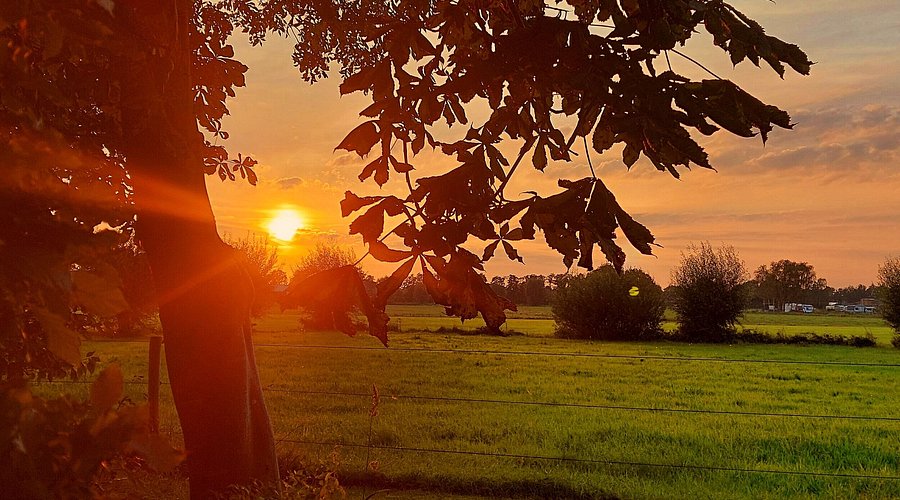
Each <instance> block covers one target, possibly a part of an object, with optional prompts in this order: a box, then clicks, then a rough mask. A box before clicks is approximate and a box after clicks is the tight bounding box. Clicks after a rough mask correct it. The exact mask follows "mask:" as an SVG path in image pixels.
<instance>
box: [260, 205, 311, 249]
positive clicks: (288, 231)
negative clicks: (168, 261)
mask: <svg viewBox="0 0 900 500" xmlns="http://www.w3.org/2000/svg"><path fill="white" fill-rule="evenodd" d="M302 227H303V219H301V218H300V214H299V213H298V212H297V211H296V210H293V209H290V208H283V209H281V210H278V211H276V212H275V215H274V216H273V217H272V220H270V221H269V224H268V225H267V226H266V229H268V230H269V234H271V235H272V237H273V238H275V239H276V240H280V241H286V242H287V241H291V240H293V239H294V235H296V234H297V230H298V229H301V228H302Z"/></svg>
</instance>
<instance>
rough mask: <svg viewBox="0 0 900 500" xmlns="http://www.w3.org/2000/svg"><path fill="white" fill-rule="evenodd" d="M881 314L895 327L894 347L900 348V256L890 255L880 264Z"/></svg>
mask: <svg viewBox="0 0 900 500" xmlns="http://www.w3.org/2000/svg"><path fill="white" fill-rule="evenodd" d="M878 286H879V288H880V289H881V291H880V293H879V295H880V297H879V298H880V299H881V316H882V317H883V318H884V320H885V321H887V322H888V324H889V325H891V328H893V329H894V332H895V333H894V339H893V341H892V342H891V343H892V344H894V347H897V348H900V257H890V258H888V259H886V260H885V261H884V264H882V265H880V266H878Z"/></svg>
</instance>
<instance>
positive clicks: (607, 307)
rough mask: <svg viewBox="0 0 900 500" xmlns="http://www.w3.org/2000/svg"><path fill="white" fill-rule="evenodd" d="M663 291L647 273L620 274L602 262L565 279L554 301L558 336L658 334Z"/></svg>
mask: <svg viewBox="0 0 900 500" xmlns="http://www.w3.org/2000/svg"><path fill="white" fill-rule="evenodd" d="M664 311H665V301H664V299H663V291H662V288H660V286H659V285H657V284H656V282H655V281H653V278H651V277H650V275H648V274H647V273H645V272H643V271H641V270H639V269H628V270H626V271H625V272H624V273H622V274H621V275H620V274H618V273H617V272H616V271H615V269H613V267H612V266H610V265H605V266H603V267H601V268H600V269H597V270H596V271H593V272H591V273H588V274H587V275H585V276H578V277H573V278H571V279H567V280H564V281H563V283H562V284H561V285H560V287H559V289H557V291H556V295H555V298H554V301H553V317H554V319H556V325H557V330H556V333H557V335H558V336H560V337H567V338H581V339H601V340H639V339H650V338H656V337H658V336H659V335H660V327H659V325H660V323H661V322H662V317H663V312H664Z"/></svg>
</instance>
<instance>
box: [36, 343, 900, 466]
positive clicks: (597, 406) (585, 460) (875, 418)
mask: <svg viewBox="0 0 900 500" xmlns="http://www.w3.org/2000/svg"><path fill="white" fill-rule="evenodd" d="M101 342H102V341H101ZM109 342H118V341H109ZM123 342H132V343H144V344H146V343H147V342H146V341H143V340H130V341H123ZM254 346H255V347H257V348H271V349H306V350H345V351H363V352H372V351H377V352H406V353H416V354H426V353H427V354H437V355H498V356H543V357H546V356H550V357H565V358H588V359H591V358H594V359H624V360H642V361H657V362H689V363H748V364H777V365H818V366H825V367H855V368H862V369H867V368H900V363H875V362H851V361H814V360H797V359H755V358H750V359H747V358H718V357H690V356H665V355H639V354H634V355H632V354H614V353H583V352H554V351H517V350H489V349H488V350H477V349H451V348H419V347H391V348H388V349H385V348H383V347H370V346H335V345H310V344H288V343H284V344H280V343H258V344H254ZM43 383H45V384H90V383H92V382H91V381H89V380H74V381H73V380H56V381H49V382H43ZM158 383H159V385H161V386H165V385H168V382H166V381H159V382H158ZM125 384H127V385H141V386H146V385H147V381H144V380H129V381H125ZM263 391H264V392H266V393H276V394H286V395H297V396H320V397H327V398H336V397H341V398H372V397H373V393H372V392H353V391H331V390H315V389H293V388H281V387H274V386H272V385H269V386H264V387H263ZM148 393H150V394H152V391H148ZM379 399H380V401H381V402H384V401H390V400H407V401H413V402H443V403H448V404H460V405H502V406H510V407H523V406H525V407H528V406H530V407H555V408H572V409H579V410H588V411H589V410H597V411H617V412H649V413H662V414H666V413H668V414H704V415H716V416H727V417H735V418H742V417H751V418H760V417H764V418H779V419H820V420H843V421H869V422H900V417H897V416H892V415H840V414H826V413H821V414H820V413H790V412H784V413H781V412H761V411H736V410H718V409H705V408H680V407H679V408H672V407H656V406H630V405H613V404H601V403H592V402H558V401H539V400H514V399H491V398H472V397H454V396H443V395H428V394H392V393H389V392H387V393H383V394H380V398H379ZM379 404H380V403H379ZM157 405H158V401H157ZM277 442H278V443H287V444H293V445H303V446H331V447H336V446H338V447H346V448H364V449H367V450H381V451H387V452H395V453H413V454H439V455H440V454H443V455H465V456H479V457H494V458H500V459H519V460H536V461H556V462H572V463H580V464H589V465H598V466H617V467H648V468H666V469H680V470H696V471H710V472H732V473H742V474H769V475H787V476H808V477H825V478H843V479H854V480H878V481H898V480H900V475H890V474H868V473H844V472H834V471H811V470H783V469H773V468H753V467H732V466H723V465H707V464H689V463H654V462H643V461H626V460H611V459H604V458H597V457H569V456H545V455H538V454H516V453H504V452H498V451H474V450H458V449H444V448H427V447H411V446H387V445H382V444H373V443H371V442H368V443H354V442H344V441H324V440H305V439H296V438H294V437H291V436H282V437H279V438H278V440H277Z"/></svg>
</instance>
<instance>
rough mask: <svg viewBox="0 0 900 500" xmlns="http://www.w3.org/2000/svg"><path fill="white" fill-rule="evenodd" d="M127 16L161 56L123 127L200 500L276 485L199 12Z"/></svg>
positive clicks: (142, 66)
mask: <svg viewBox="0 0 900 500" xmlns="http://www.w3.org/2000/svg"><path fill="white" fill-rule="evenodd" d="M123 11H124V12H123ZM120 12H122V13H123V14H124V15H123V21H124V22H126V23H129V25H128V27H129V29H131V30H132V31H133V33H134V34H135V38H136V39H138V40H146V42H147V46H148V47H157V49H156V50H153V51H146V50H145V51H143V57H140V56H138V57H135V59H133V60H132V61H130V62H129V63H128V64H126V67H123V68H122V71H123V89H122V93H123V95H127V96H128V103H127V104H125V105H124V106H123V116H122V123H123V127H127V128H126V129H125V130H123V134H124V136H125V145H126V148H127V149H126V151H125V153H126V157H127V165H128V169H129V173H130V174H131V176H132V180H133V187H134V192H135V200H136V203H137V214H138V220H137V225H136V234H137V236H138V238H139V239H140V241H141V244H142V245H143V248H144V250H145V251H146V252H147V256H148V259H149V261H150V266H151V269H152V271H153V277H154V281H155V284H156V287H157V293H158V299H159V308H160V320H161V322H162V327H163V332H164V334H165V353H166V362H167V367H168V372H169V380H170V381H171V387H172V393H173V396H174V400H175V406H176V408H177V410H178V416H179V420H180V422H181V427H182V430H183V432H184V440H185V448H186V451H187V453H188V459H187V463H188V473H189V477H190V482H191V497H192V498H206V497H208V496H210V493H211V492H215V491H221V490H222V489H223V488H224V487H226V486H227V485H229V484H246V483H248V482H250V481H252V480H260V481H262V482H263V483H274V482H275V481H277V477H278V468H277V463H276V458H275V447H274V438H273V436H272V431H271V426H270V424H269V417H268V413H267V411H266V407H265V404H264V402H263V397H262V390H261V387H260V383H259V378H258V374H257V369H256V362H255V359H254V355H253V346H252V344H251V339H250V321H249V318H250V305H251V304H252V300H253V286H252V283H251V281H250V277H249V275H248V273H247V271H246V269H244V268H243V266H242V264H241V263H240V260H239V259H238V257H237V254H236V252H235V251H234V250H232V249H231V248H230V247H228V246H227V245H225V244H224V243H223V242H222V240H221V239H220V238H219V236H218V234H217V232H216V224H215V218H214V216H213V212H212V208H211V206H210V203H209V197H208V194H207V191H206V184H205V174H204V171H203V161H202V157H201V155H200V150H199V149H198V145H199V144H201V143H202V140H201V138H200V132H199V131H198V128H197V124H196V119H195V115H194V111H193V94H192V85H191V73H190V71H191V46H190V44H189V41H188V34H189V29H190V18H191V17H190V16H191V15H192V3H191V1H190V0H174V1H169V2H165V3H162V4H159V3H157V2H145V1H134V2H131V3H130V5H128V6H127V7H126V8H125V9H122V11H120ZM160 47H161V48H162V50H160V49H159V48H160Z"/></svg>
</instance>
